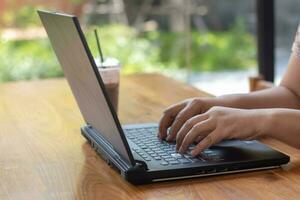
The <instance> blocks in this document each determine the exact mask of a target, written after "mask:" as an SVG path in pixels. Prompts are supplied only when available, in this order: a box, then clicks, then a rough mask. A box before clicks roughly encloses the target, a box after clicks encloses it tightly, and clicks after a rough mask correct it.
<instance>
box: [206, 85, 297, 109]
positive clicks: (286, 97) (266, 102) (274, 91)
mask: <svg viewBox="0 0 300 200" xmlns="http://www.w3.org/2000/svg"><path fill="white" fill-rule="evenodd" d="M208 101H209V102H210V103H209V104H210V105H212V106H213V105H215V106H225V107H233V108H244V109H255V108H291V109H300V99H299V97H298V96H296V95H295V94H294V93H292V92H291V91H290V90H289V89H287V88H286V87H283V86H278V87H274V88H270V89H266V90H261V91H257V92H252V93H248V94H233V95H224V96H220V97H216V98H212V99H208Z"/></svg>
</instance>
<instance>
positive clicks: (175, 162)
mask: <svg viewBox="0 0 300 200" xmlns="http://www.w3.org/2000/svg"><path fill="white" fill-rule="evenodd" d="M170 164H171V165H177V164H180V162H178V161H177V160H174V161H170Z"/></svg>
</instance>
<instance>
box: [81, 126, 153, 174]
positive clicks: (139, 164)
mask: <svg viewBox="0 0 300 200" xmlns="http://www.w3.org/2000/svg"><path fill="white" fill-rule="evenodd" d="M81 134H82V135H83V136H84V137H85V138H86V139H87V141H88V142H89V143H90V145H91V147H92V148H93V149H94V150H95V151H96V152H97V153H98V154H99V155H100V156H101V157H102V158H103V159H104V160H105V161H106V162H107V163H108V164H109V165H111V166H113V167H115V168H117V169H118V170H120V172H121V174H123V173H128V172H129V173H131V172H135V171H139V172H141V171H146V170H147V169H148V167H147V164H146V163H145V162H143V161H140V160H135V165H131V164H129V163H128V162H126V161H125V160H124V159H123V158H122V156H121V155H120V154H119V153H117V152H116V151H115V150H114V149H113V146H112V145H111V144H110V143H109V142H108V141H107V140H106V139H105V138H104V137H103V136H102V135H101V134H100V133H98V131H97V130H95V129H94V128H93V127H92V126H90V125H85V126H83V127H81Z"/></svg>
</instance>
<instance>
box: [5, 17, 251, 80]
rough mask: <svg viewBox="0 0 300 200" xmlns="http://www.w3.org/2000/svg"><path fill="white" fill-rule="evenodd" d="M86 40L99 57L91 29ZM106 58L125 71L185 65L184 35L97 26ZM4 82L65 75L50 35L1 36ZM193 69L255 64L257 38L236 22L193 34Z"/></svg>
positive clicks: (87, 32)
mask: <svg viewBox="0 0 300 200" xmlns="http://www.w3.org/2000/svg"><path fill="white" fill-rule="evenodd" d="M85 32H86V37H87V41H88V44H89V46H90V48H91V51H92V53H93V55H94V56H95V57H98V52H97V48H96V42H95V37H94V34H93V28H90V29H88V30H86V31H85ZM99 34H100V42H101V45H102V48H103V53H104V56H113V57H116V58H118V59H119V60H120V62H121V63H122V65H123V68H122V73H125V74H128V73H136V72H160V71H162V70H166V69H179V68H187V66H186V64H185V63H186V62H185V59H186V58H185V52H186V47H185V43H184V39H185V38H184V35H182V34H179V33H170V32H157V31H154V32H148V33H145V34H143V35H140V36H139V35H138V34H137V33H136V32H135V30H134V29H132V28H130V27H127V26H123V25H107V26H102V27H101V28H99ZM0 43H1V44H0V59H1V62H0V81H10V80H24V79H37V78H46V77H57V76H62V75H63V73H62V71H61V68H60V67H59V64H58V62H57V59H56V58H55V55H54V52H53V50H52V48H51V45H50V43H49V40H48V39H36V40H30V41H24V40H20V41H11V40H10V41H3V39H2V40H1V38H0ZM190 58H191V60H190V64H189V69H191V70H195V71H213V70H228V69H229V70H234V69H244V68H247V67H251V66H255V62H256V59H255V40H254V38H253V36H252V35H250V34H248V33H246V31H245V29H244V27H243V25H242V24H241V23H237V24H236V25H235V26H233V28H232V29H230V30H228V31H224V32H206V33H198V32H195V31H194V32H192V33H191V49H190Z"/></svg>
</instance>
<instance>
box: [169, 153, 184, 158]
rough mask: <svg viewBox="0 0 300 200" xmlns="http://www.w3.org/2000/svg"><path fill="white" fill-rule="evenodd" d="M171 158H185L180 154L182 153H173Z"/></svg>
mask: <svg viewBox="0 0 300 200" xmlns="http://www.w3.org/2000/svg"><path fill="white" fill-rule="evenodd" d="M171 156H172V157H174V158H182V157H183V156H182V154H180V153H172V154H171Z"/></svg>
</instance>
